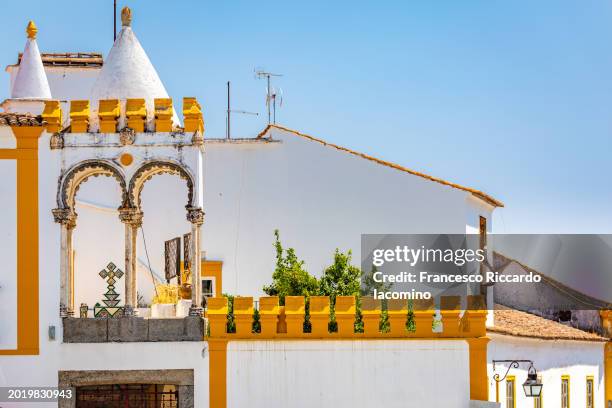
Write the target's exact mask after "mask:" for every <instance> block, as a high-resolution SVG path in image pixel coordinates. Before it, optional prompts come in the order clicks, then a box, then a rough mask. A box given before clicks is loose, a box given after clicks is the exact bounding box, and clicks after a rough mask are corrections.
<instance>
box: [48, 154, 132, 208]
mask: <svg viewBox="0 0 612 408" xmlns="http://www.w3.org/2000/svg"><path fill="white" fill-rule="evenodd" d="M98 176H107V177H113V178H114V179H115V180H117V182H118V183H119V187H120V188H121V205H120V206H119V208H126V207H129V196H128V190H127V183H126V181H125V176H124V175H123V172H122V171H121V170H120V169H119V168H117V167H116V166H115V165H113V164H112V163H110V162H108V161H105V160H98V159H90V160H84V161H82V162H79V163H77V164H75V165H74V166H73V167H72V168H70V170H68V171H67V172H66V174H65V175H64V176H63V177H62V178H61V181H60V184H59V188H58V192H57V206H58V208H64V209H70V210H72V212H74V201H75V197H76V194H77V192H78V191H79V188H80V186H81V184H83V182H85V181H86V180H87V179H89V178H90V177H98Z"/></svg>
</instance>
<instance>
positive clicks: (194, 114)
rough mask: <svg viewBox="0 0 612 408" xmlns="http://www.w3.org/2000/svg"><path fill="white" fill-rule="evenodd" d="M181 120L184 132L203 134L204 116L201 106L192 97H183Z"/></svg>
mask: <svg viewBox="0 0 612 408" xmlns="http://www.w3.org/2000/svg"><path fill="white" fill-rule="evenodd" d="M183 121H184V124H185V132H196V131H200V133H202V134H204V117H203V116H202V107H201V106H200V104H199V103H198V101H197V100H196V98H193V97H185V98H183Z"/></svg>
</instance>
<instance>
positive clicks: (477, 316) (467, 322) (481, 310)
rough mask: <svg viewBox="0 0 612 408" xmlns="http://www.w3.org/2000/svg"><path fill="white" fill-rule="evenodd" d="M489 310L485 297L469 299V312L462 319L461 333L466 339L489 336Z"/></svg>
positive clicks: (475, 296)
mask: <svg viewBox="0 0 612 408" xmlns="http://www.w3.org/2000/svg"><path fill="white" fill-rule="evenodd" d="M486 324H487V310H486V303H485V299H484V296H481V295H474V296H468V297H467V310H466V311H465V312H464V313H463V317H462V318H461V324H460V328H461V332H462V334H463V335H464V336H465V337H481V336H486V334H487V327H486Z"/></svg>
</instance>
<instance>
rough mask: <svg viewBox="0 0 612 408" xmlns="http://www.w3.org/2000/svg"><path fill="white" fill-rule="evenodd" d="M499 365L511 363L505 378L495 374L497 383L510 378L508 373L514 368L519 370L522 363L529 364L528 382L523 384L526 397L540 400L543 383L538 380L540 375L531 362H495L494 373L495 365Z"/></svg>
mask: <svg viewBox="0 0 612 408" xmlns="http://www.w3.org/2000/svg"><path fill="white" fill-rule="evenodd" d="M497 363H509V365H508V369H507V370H506V373H505V374H504V376H503V377H501V378H500V377H499V374H494V375H493V379H494V380H495V381H496V382H502V381H504V379H505V378H506V377H507V376H508V373H509V372H510V370H511V369H512V368H519V366H520V365H521V363H529V368H528V369H527V380H525V382H524V383H523V391H524V392H525V396H526V397H532V398H538V397H539V396H540V395H541V394H542V387H543V385H542V383H541V382H540V381H539V380H538V373H537V371H536V369H535V367H534V366H533V361H531V360H493V372H495V364H497Z"/></svg>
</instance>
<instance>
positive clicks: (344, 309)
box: [334, 296, 357, 337]
mask: <svg viewBox="0 0 612 408" xmlns="http://www.w3.org/2000/svg"><path fill="white" fill-rule="evenodd" d="M356 309H357V308H356V301H355V296H336V304H335V305H334V311H335V313H336V323H338V334H339V335H340V336H342V337H350V336H352V335H353V333H355V312H356Z"/></svg>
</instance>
